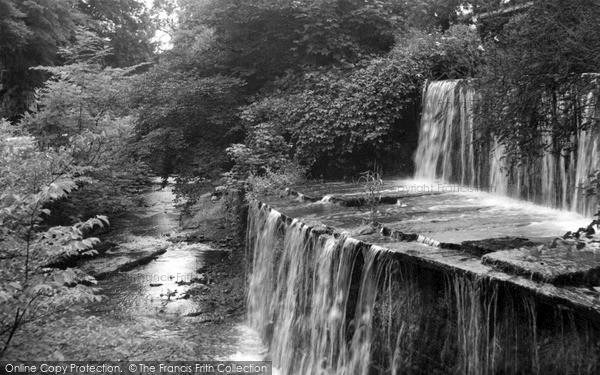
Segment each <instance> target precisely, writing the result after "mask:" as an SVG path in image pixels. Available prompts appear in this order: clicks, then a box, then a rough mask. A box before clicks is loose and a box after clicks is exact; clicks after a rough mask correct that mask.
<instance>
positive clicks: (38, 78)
mask: <svg viewBox="0 0 600 375" xmlns="http://www.w3.org/2000/svg"><path fill="white" fill-rule="evenodd" d="M74 5H75V0H30V1H17V0H0V33H1V34H0V36H1V37H0V72H1V73H2V74H1V76H0V118H2V117H4V118H10V119H13V120H16V119H17V118H18V117H19V116H20V115H21V114H22V113H24V112H25V111H26V110H27V109H29V108H30V107H31V106H32V105H33V103H34V97H33V91H34V89H35V88H36V87H37V86H39V85H40V84H41V83H42V82H43V81H44V80H45V76H44V74H43V73H41V72H39V71H31V70H29V68H30V67H32V66H37V65H53V64H55V63H56V62H57V55H56V54H57V52H58V50H59V48H60V47H62V46H65V45H67V44H68V42H69V40H70V39H71V38H72V37H73V36H74V33H75V29H76V26H77V25H80V24H81V22H82V15H81V14H80V13H79V12H76V11H74V9H73V8H74Z"/></svg>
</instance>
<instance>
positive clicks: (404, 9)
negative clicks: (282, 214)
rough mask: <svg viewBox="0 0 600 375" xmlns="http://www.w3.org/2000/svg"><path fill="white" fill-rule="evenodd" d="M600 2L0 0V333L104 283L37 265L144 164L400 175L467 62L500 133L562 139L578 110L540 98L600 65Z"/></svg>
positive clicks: (217, 173) (91, 221)
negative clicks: (427, 97) (435, 86)
mask: <svg viewBox="0 0 600 375" xmlns="http://www.w3.org/2000/svg"><path fill="white" fill-rule="evenodd" d="M499 3H502V4H499ZM520 3H522V4H525V3H527V4H526V6H523V7H520V8H519V9H518V10H516V11H506V12H499V13H496V14H495V15H493V16H487V17H483V18H480V19H478V18H477V17H476V15H478V14H482V13H485V14H489V13H490V12H493V11H496V10H498V9H504V8H506V7H510V6H514V5H515V4H520ZM503 7H504V8H503ZM598 19H600V4H599V3H598V2H597V1H596V0H573V1H568V2H566V1H561V0H536V1H534V2H533V3H531V4H529V2H525V1H521V2H518V1H509V2H499V1H496V0H493V1H492V0H475V1H469V2H464V1H459V0H366V1H365V0H360V1H358V0H305V1H291V0H246V1H237V0H154V2H153V4H146V3H144V2H141V1H137V0H0V118H1V119H2V120H1V121H0V133H1V134H0V186H1V187H2V189H1V196H0V261H1V262H2V264H3V265H2V267H1V268H0V338H2V343H1V344H2V345H1V346H0V350H2V347H4V349H6V347H7V346H8V345H9V343H10V340H11V337H12V336H13V334H14V333H15V331H16V330H17V329H18V327H19V326H21V325H22V324H24V323H25V322H27V321H29V320H33V319H35V318H36V316H40V315H43V314H44V312H45V311H51V310H52V309H53V307H55V306H57V305H61V304H65V303H71V302H72V301H76V300H82V299H94V298H97V296H95V295H94V293H93V292H94V289H93V287H89V286H84V285H83V284H81V283H79V284H77V286H76V287H70V286H72V285H74V284H76V281H78V280H79V279H78V278H85V276H84V275H78V274H76V272H75V271H73V270H71V269H68V270H66V271H54V272H51V273H48V272H46V271H44V272H42V269H43V266H44V265H45V264H47V262H48V261H49V260H51V259H53V258H54V257H56V256H57V255H59V254H64V253H83V252H93V251H94V250H93V246H94V244H95V243H96V242H97V239H95V238H91V237H88V235H89V233H90V232H91V231H92V229H93V228H94V227H98V226H102V225H106V224H107V223H108V219H107V218H106V216H108V218H110V216H111V215H114V214H117V213H119V212H123V211H127V209H128V208H129V207H131V206H132V205H135V204H136V197H138V195H139V192H140V190H141V189H143V186H144V184H145V182H146V180H147V177H148V176H150V175H160V176H168V175H177V176H178V177H179V190H178V191H179V193H180V194H182V195H185V196H186V197H187V198H189V199H192V200H193V199H194V194H195V193H196V190H197V189H196V188H195V186H197V185H196V184H198V183H200V181H218V182H217V183H218V184H220V185H223V184H243V185H244V186H245V187H246V188H248V189H260V188H263V187H265V186H266V187H272V186H279V185H285V184H287V183H291V182H296V181H299V180H301V179H303V178H339V179H342V178H346V179H352V178H354V177H356V176H358V175H359V173H360V172H363V171H365V170H368V169H371V168H373V167H374V166H375V165H377V166H379V167H382V168H383V170H384V171H385V173H387V174H410V173H411V172H412V153H413V152H414V149H415V147H416V142H417V137H418V119H419V115H420V107H421V92H422V88H423V85H424V83H425V82H426V81H427V80H441V79H463V78H475V79H476V80H475V82H476V83H475V84H476V85H478V86H479V87H480V92H481V95H482V97H483V99H484V100H482V101H481V102H482V103H488V105H486V106H483V107H484V108H482V109H480V116H482V117H484V118H485V120H486V121H483V122H482V124H484V125H482V126H483V127H484V129H482V130H484V131H485V133H487V134H490V135H494V136H496V137H498V139H499V140H500V142H501V143H502V144H504V145H505V146H506V147H507V149H508V150H509V152H513V153H515V154H519V155H521V154H528V153H535V152H539V150H541V149H543V148H545V147H546V148H548V147H551V146H552V145H555V144H556V143H557V142H558V143H560V144H561V147H562V146H566V147H568V142H569V140H570V136H571V135H572V134H574V132H575V131H576V130H577V129H574V128H573V124H572V122H569V121H567V120H566V119H567V118H568V115H569V113H570V112H569V111H572V109H570V108H568V107H567V106H560V108H559V109H558V110H557V106H556V102H554V104H553V102H552V101H548V100H542V99H540V98H548V97H552V94H551V93H554V92H557V90H558V91H561V92H563V93H569V92H573V91H572V87H573V85H574V84H575V83H577V81H578V80H580V79H581V77H582V74H583V73H588V72H599V71H600V37H599V36H600V23H598ZM156 35H162V36H163V37H164V36H165V35H168V36H169V42H168V43H167V44H165V43H164V42H163V43H161V42H160V40H159V39H157V38H156ZM163 41H164V39H163ZM578 84H579V83H578ZM578 87H581V85H580V86H578ZM565 95H566V94H565ZM485 99H487V101H486V100H485ZM573 100H574V101H576V100H575V99H573ZM540 135H544V137H540ZM539 139H550V140H552V141H551V142H549V143H548V144H540V143H539V141H537V140H539ZM552 147H553V146H552ZM563 149H564V147H563ZM103 215H106V216H103ZM5 344H6V347H5Z"/></svg>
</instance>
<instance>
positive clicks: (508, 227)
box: [247, 181, 600, 375]
mask: <svg viewBox="0 0 600 375" xmlns="http://www.w3.org/2000/svg"><path fill="white" fill-rule="evenodd" d="M461 189H462V188H460V187H452V186H446V185H441V184H439V185H432V184H429V185H426V184H418V183H417V182H415V181H387V182H385V184H384V186H382V187H381V189H380V190H379V191H378V192H377V195H376V196H375V195H374V194H373V192H372V190H368V189H366V190H365V189H362V188H361V187H360V186H355V185H352V184H344V183H334V184H318V185H312V186H311V185H306V186H302V187H298V188H296V189H295V190H294V191H290V192H289V195H288V196H285V197H273V196H268V197H263V198H261V199H260V200H257V201H254V202H253V203H251V207H250V210H249V223H248V239H247V241H248V242H247V244H248V247H247V251H248V253H247V259H249V261H250V262H251V264H249V265H248V266H249V268H250V269H251V273H250V275H249V279H248V280H249V281H248V282H249V285H248V314H249V321H250V323H251V324H252V325H253V326H254V327H255V328H256V329H257V330H258V331H259V332H260V334H261V335H262V337H263V339H264V340H265V342H267V343H268V344H269V346H270V349H271V354H272V360H273V365H274V366H275V367H277V368H279V369H280V372H281V373H282V374H306V375H309V374H311V375H312V374H353V375H354V374H362V375H366V374H580V373H598V371H600V344H599V343H600V304H599V303H598V302H599V297H600V293H599V292H598V290H600V288H598V287H599V286H600V277H599V275H600V250H599V249H598V246H597V245H598V243H597V242H596V241H595V239H594V237H593V236H590V237H591V238H588V239H586V241H579V242H577V241H574V240H562V239H559V238H556V237H555V236H556V235H559V234H563V233H564V232H565V229H568V227H570V226H574V227H576V228H575V229H577V227H578V226H580V225H581V220H582V218H581V217H579V216H576V215H575V214H573V213H566V212H561V211H554V210H551V209H548V208H541V207H538V206H533V205H529V204H527V203H523V202H515V201H509V200H500V201H499V200H498V198H490V196H489V195H487V194H485V193H479V192H473V191H461ZM328 191H329V192H331V191H334V192H336V194H334V195H327V196H326V195H324V194H323V193H324V192H328ZM300 192H302V193H300ZM373 219H375V220H376V221H377V223H376V224H374V225H371V224H369V225H365V224H364V223H366V222H371V221H372V220H373ZM583 242H585V247H582V246H581V243H583Z"/></svg>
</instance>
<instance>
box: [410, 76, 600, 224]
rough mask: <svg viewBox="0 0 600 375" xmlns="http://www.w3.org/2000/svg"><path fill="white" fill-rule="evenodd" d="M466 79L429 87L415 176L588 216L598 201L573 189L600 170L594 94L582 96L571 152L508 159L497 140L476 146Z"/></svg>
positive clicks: (433, 84) (416, 154)
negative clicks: (577, 126)
mask: <svg viewBox="0 0 600 375" xmlns="http://www.w3.org/2000/svg"><path fill="white" fill-rule="evenodd" d="M474 97H475V92H474V90H473V88H472V87H471V86H470V85H469V82H467V81H457V80H451V81H436V82H431V83H429V84H428V85H427V87H426V89H425V91H424V96H423V113H422V117H421V130H420V134H419V144H418V148H417V151H416V153H415V164H416V173H415V177H416V178H418V179H423V180H429V181H433V180H442V181H444V182H446V183H455V184H461V185H469V186H476V187H478V188H479V189H483V190H488V191H489V192H490V193H493V194H498V195H502V196H508V197H512V198H517V199H525V200H529V201H532V202H534V203H537V204H541V205H544V206H549V207H554V208H560V209H564V210H571V211H575V212H579V213H581V214H583V215H586V216H591V215H593V214H595V213H596V212H597V209H596V201H595V199H594V198H592V197H585V196H583V195H582V194H581V191H580V190H579V189H578V188H577V187H578V186H580V185H581V184H583V183H585V182H586V179H587V177H588V175H590V174H591V173H593V172H594V171H596V170H598V169H600V158H599V157H598V156H599V153H600V150H599V149H598V148H599V146H600V145H599V144H598V139H599V138H600V134H599V130H598V129H597V126H590V124H587V126H583V124H584V123H586V122H589V121H596V120H595V114H596V112H597V111H596V103H597V99H596V96H595V95H594V93H592V92H590V93H589V94H588V95H586V96H584V97H582V98H581V99H580V100H581V101H582V103H581V104H580V107H581V108H584V110H583V111H582V112H583V113H581V114H579V119H578V120H579V131H578V133H577V135H576V136H575V139H573V144H574V151H572V150H557V152H554V153H549V152H547V153H545V154H544V155H543V156H542V157H540V158H532V159H531V160H521V161H520V162H519V163H511V162H510V161H509V160H507V158H506V157H505V155H504V149H503V146H502V145H501V144H499V143H498V141H497V140H493V141H492V143H491V144H490V145H489V146H488V147H480V148H477V149H476V148H475V147H474V142H473V141H474V140H475V137H476V136H475V132H474V128H473V99H474Z"/></svg>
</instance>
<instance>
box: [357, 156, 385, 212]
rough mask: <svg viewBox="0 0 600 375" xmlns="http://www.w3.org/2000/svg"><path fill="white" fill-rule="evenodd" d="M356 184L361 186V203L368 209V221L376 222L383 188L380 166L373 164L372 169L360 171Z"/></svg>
mask: <svg viewBox="0 0 600 375" xmlns="http://www.w3.org/2000/svg"><path fill="white" fill-rule="evenodd" d="M356 185H358V186H360V187H361V189H362V200H363V202H364V203H363V204H364V206H365V207H367V208H368V209H369V223H375V222H377V220H378V217H379V213H380V211H379V205H380V203H381V191H382V190H383V180H382V173H381V168H378V167H377V166H375V167H374V168H373V170H368V171H366V172H362V173H361V174H360V177H359V178H358V180H357V181H356Z"/></svg>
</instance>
